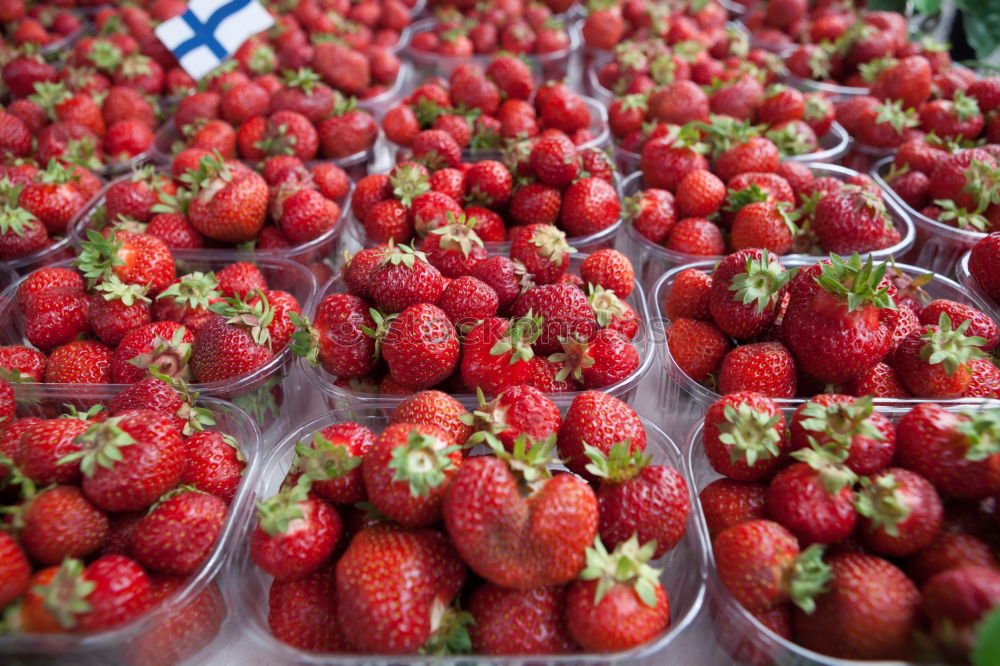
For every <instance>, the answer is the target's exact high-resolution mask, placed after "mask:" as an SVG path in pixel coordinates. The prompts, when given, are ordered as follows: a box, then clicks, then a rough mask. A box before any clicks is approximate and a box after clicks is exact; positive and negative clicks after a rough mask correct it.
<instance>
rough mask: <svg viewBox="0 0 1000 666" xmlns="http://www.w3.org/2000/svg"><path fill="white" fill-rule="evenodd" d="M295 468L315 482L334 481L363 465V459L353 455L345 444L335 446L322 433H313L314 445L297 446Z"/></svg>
mask: <svg viewBox="0 0 1000 666" xmlns="http://www.w3.org/2000/svg"><path fill="white" fill-rule="evenodd" d="M295 454H296V456H297V457H296V458H295V468H296V469H297V470H298V471H300V472H302V474H303V475H304V476H308V477H309V478H310V479H312V480H313V481H332V480H334V479H339V478H340V477H342V476H345V475H346V474H347V473H348V472H350V471H351V470H352V469H354V468H356V467H358V466H359V465H360V464H361V457H360V456H355V455H351V453H350V452H349V451H348V450H347V447H346V446H344V445H343V444H334V443H333V442H332V441H330V440H329V439H327V438H326V437H324V436H323V433H321V432H315V433H313V438H312V444H311V445H310V444H308V443H306V442H298V443H297V444H296V445H295Z"/></svg>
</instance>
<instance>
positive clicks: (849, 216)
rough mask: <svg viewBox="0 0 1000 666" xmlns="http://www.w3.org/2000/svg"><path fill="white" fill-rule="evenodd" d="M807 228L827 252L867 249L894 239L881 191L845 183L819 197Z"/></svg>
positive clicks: (896, 237)
mask: <svg viewBox="0 0 1000 666" xmlns="http://www.w3.org/2000/svg"><path fill="white" fill-rule="evenodd" d="M811 231H812V232H813V233H815V234H816V236H817V238H818V240H819V243H820V245H821V246H822V247H823V248H824V249H825V250H827V251H829V252H838V253H846V252H868V251H871V250H879V249H882V248H884V247H888V246H889V245H891V244H894V243H896V242H898V240H899V234H898V232H895V231H894V229H893V224H892V219H891V218H890V217H889V215H888V213H887V212H886V208H885V203H884V202H883V200H882V196H881V194H873V193H871V192H868V191H865V190H859V189H857V188H855V187H854V186H845V187H842V188H841V189H840V191H839V192H836V193H831V194H828V195H826V196H824V197H822V198H821V199H820V200H819V202H818V203H817V205H816V209H815V211H814V213H813V217H812V226H811Z"/></svg>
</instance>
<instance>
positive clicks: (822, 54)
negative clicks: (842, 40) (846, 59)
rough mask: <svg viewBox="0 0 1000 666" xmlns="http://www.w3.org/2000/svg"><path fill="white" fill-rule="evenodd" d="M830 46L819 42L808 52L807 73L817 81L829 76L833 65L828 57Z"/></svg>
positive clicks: (830, 54)
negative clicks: (817, 45)
mask: <svg viewBox="0 0 1000 666" xmlns="http://www.w3.org/2000/svg"><path fill="white" fill-rule="evenodd" d="M832 55H833V54H832V52H831V48H829V45H824V44H820V46H819V48H817V49H814V50H813V51H812V52H811V53H810V54H809V58H808V59H807V60H806V66H807V67H809V74H810V75H811V76H812V78H813V79H815V80H817V81H824V80H826V79H829V78H830V73H831V70H832V67H833V62H832V61H831V59H830V56H832Z"/></svg>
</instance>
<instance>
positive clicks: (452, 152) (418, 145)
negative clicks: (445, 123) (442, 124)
mask: <svg viewBox="0 0 1000 666" xmlns="http://www.w3.org/2000/svg"><path fill="white" fill-rule="evenodd" d="M410 150H411V152H412V159H413V160H414V161H416V162H419V163H421V164H425V165H426V166H427V167H428V168H429V169H431V170H432V171H433V170H437V169H439V168H442V167H452V168H455V167H458V165H459V164H460V163H461V161H462V149H461V147H459V145H458V143H456V142H455V139H453V138H452V137H451V135H450V134H448V133H447V132H443V131H441V130H436V129H432V130H424V131H422V132H420V133H418V134H417V135H416V136H415V137H413V143H412V144H411V145H410Z"/></svg>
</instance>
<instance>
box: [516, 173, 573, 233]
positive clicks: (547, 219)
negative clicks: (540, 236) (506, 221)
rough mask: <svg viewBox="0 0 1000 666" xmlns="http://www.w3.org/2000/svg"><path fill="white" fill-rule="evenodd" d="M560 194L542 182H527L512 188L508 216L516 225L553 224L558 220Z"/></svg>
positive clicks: (560, 204)
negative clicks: (512, 192)
mask: <svg viewBox="0 0 1000 666" xmlns="http://www.w3.org/2000/svg"><path fill="white" fill-rule="evenodd" d="M561 206H562V196H561V195H560V194H559V190H557V189H555V188H554V187H549V186H548V185H544V184H542V183H528V184H526V185H521V186H520V187H518V188H517V189H515V190H514V194H513V196H512V197H511V200H510V206H509V208H510V216H511V218H513V220H514V221H515V222H517V224H518V225H526V226H530V225H535V224H543V225H546V226H548V225H554V224H556V222H558V220H559V209H560V207H561Z"/></svg>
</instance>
